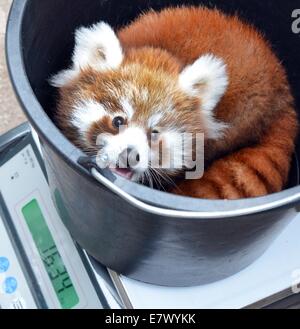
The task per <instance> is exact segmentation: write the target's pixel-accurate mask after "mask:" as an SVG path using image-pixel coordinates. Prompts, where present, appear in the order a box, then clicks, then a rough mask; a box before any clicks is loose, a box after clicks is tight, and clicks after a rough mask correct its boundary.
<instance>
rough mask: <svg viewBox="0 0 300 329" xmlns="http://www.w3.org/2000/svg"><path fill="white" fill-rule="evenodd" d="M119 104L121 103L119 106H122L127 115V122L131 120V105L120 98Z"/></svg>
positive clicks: (132, 112)
mask: <svg viewBox="0 0 300 329" xmlns="http://www.w3.org/2000/svg"><path fill="white" fill-rule="evenodd" d="M120 103H121V106H122V108H123V110H124V112H125V113H126V115H127V118H128V119H129V120H131V119H132V117H133V115H134V109H133V107H132V105H131V104H130V102H129V100H128V99H126V98H122V99H121V101H120Z"/></svg>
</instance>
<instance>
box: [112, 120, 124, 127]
mask: <svg viewBox="0 0 300 329" xmlns="http://www.w3.org/2000/svg"><path fill="white" fill-rule="evenodd" d="M112 124H113V126H114V127H115V128H120V127H121V126H124V125H125V119H124V118H123V117H115V118H114V119H113V122H112Z"/></svg>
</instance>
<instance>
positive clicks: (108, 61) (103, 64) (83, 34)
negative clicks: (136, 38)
mask: <svg viewBox="0 0 300 329" xmlns="http://www.w3.org/2000/svg"><path fill="white" fill-rule="evenodd" d="M122 61H123V51H122V47H121V44H120V41H119V39H118V37H117V36H116V34H115V32H114V31H113V29H112V28H111V27H110V26H109V25H108V24H106V23H104V22H100V23H98V24H95V25H93V26H91V27H89V28H86V27H81V28H79V29H78V30H77V31H76V33H75V49H74V52H73V57H72V62H73V65H72V67H71V68H70V69H68V70H64V71H62V72H59V73H58V74H57V75H55V76H53V77H52V78H51V79H50V80H49V82H50V84H51V85H52V86H54V87H63V86H64V85H66V84H68V83H69V82H70V81H71V80H72V79H74V78H75V77H76V76H77V75H78V74H79V72H80V70H81V69H86V68H89V67H91V68H92V69H94V70H97V71H99V72H104V71H108V70H113V69H117V68H118V67H119V66H120V65H121V63H122Z"/></svg>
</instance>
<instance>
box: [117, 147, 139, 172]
mask: <svg viewBox="0 0 300 329" xmlns="http://www.w3.org/2000/svg"><path fill="white" fill-rule="evenodd" d="M139 162H140V154H139V152H138V151H137V149H136V148H134V147H128V148H127V149H125V150H124V151H123V152H122V153H121V154H120V155H119V167H120V168H133V167H135V166H136V165H137V164H138V163H139Z"/></svg>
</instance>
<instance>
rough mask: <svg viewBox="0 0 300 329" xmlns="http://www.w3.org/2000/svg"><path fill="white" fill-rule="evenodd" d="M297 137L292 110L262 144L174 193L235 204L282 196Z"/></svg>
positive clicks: (221, 162)
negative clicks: (242, 199)
mask: <svg viewBox="0 0 300 329" xmlns="http://www.w3.org/2000/svg"><path fill="white" fill-rule="evenodd" d="M297 133H298V124H297V117H296V114H295V111H294V110H293V109H290V110H289V111H286V112H284V113H283V114H281V116H280V117H279V118H278V119H277V120H275V121H274V122H273V124H272V125H271V127H270V128H269V130H268V131H267V133H266V134H265V135H264V136H263V137H262V139H261V141H260V143H259V144H257V145H255V146H253V147H247V148H243V149H241V150H239V151H237V152H235V153H233V154H231V155H229V156H226V157H224V158H222V159H220V160H217V161H215V162H214V163H213V164H212V165H211V167H209V168H208V169H207V171H206V172H205V173H204V176H203V177H202V178H201V179H200V180H185V181H184V182H182V183H181V184H179V185H178V188H177V189H176V190H175V191H173V192H174V193H176V194H180V195H185V196H191V197H196V198H204V199H231V200H232V199H240V198H249V197H258V196H263V195H266V194H270V193H274V192H279V191H281V190H282V189H283V188H284V186H285V184H286V183H287V180H288V175H289V170H290V166H291V159H292V155H293V152H294V148H295V139H296V137H297Z"/></svg>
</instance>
